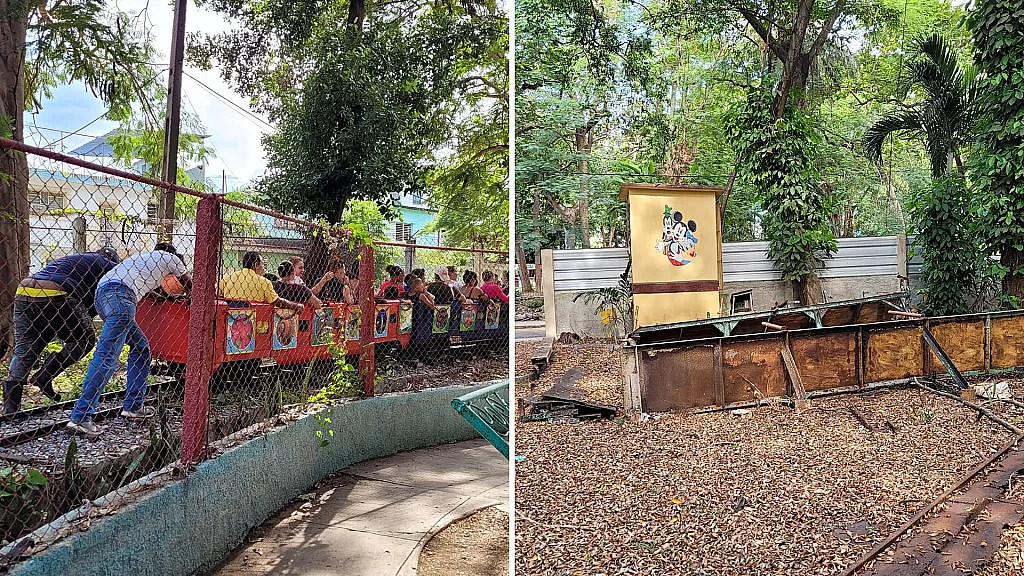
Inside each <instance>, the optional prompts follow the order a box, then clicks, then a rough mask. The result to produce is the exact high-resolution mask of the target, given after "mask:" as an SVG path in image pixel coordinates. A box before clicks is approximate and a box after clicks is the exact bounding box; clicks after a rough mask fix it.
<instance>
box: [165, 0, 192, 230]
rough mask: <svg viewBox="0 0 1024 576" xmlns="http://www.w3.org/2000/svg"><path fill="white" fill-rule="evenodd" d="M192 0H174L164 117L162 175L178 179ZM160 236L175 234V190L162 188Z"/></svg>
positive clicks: (167, 180) (174, 181) (174, 182)
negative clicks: (188, 11) (183, 78)
mask: <svg viewBox="0 0 1024 576" xmlns="http://www.w3.org/2000/svg"><path fill="white" fill-rule="evenodd" d="M187 7H188V0H174V34H173V35H172V37H171V67H170V70H168V74H167V76H168V78H167V117H166V118H165V119H164V158H163V162H162V164H161V177H162V179H163V181H164V182H169V183H171V184H177V183H178V136H179V134H178V132H179V130H180V128H181V73H182V68H184V65H185V9H186V8H187ZM158 216H159V218H160V221H161V222H160V234H159V236H160V239H161V240H164V241H169V240H171V237H172V236H173V235H174V218H175V215H174V191H173V190H161V192H160V213H159V214H158Z"/></svg>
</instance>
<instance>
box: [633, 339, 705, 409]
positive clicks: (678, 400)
mask: <svg viewBox="0 0 1024 576" xmlns="http://www.w3.org/2000/svg"><path fill="white" fill-rule="evenodd" d="M640 364H641V370H642V372H641V386H642V388H641V393H642V398H643V409H644V411H646V412H668V411H671V410H682V409H686V408H696V407H700V406H713V405H714V404H715V354H714V347H713V346H711V345H708V346H695V347H691V348H673V349H669V350H658V351H653V350H645V351H643V352H641V353H640Z"/></svg>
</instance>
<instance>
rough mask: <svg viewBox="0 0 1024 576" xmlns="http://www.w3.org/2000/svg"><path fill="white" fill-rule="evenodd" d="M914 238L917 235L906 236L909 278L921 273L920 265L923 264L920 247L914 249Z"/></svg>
mask: <svg viewBox="0 0 1024 576" xmlns="http://www.w3.org/2000/svg"><path fill="white" fill-rule="evenodd" d="M915 238H917V236H907V276H910V277H911V278H917V277H918V276H920V275H921V265H922V264H924V259H923V258H921V251H920V249H918V250H914V239H915ZM915 252H916V253H915Z"/></svg>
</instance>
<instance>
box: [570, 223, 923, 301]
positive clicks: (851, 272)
mask: <svg viewBox="0 0 1024 576" xmlns="http://www.w3.org/2000/svg"><path fill="white" fill-rule="evenodd" d="M908 242H909V241H908ZM896 243H897V240H896V237H895V236H877V237H870V238H840V239H839V240H838V242H837V245H838V251H837V252H836V254H835V255H834V256H833V257H832V258H830V259H829V260H826V261H825V268H824V270H822V271H821V277H822V278H848V277H852V276H895V275H896V274H897V270H898V258H897V248H896ZM552 260H553V264H554V267H555V291H556V292H567V291H578V290H593V289H596V288H607V287H611V286H615V285H616V284H617V283H618V281H619V275H620V274H622V272H623V270H625V269H626V264H627V263H628V262H629V250H628V249H626V248H599V249H593V250H555V251H553V252H552ZM915 260H916V268H915V267H914V262H915ZM915 260H912V261H911V263H910V270H911V274H914V273H915V272H919V271H920V267H921V264H920V262H921V259H920V257H916V259H915ZM722 266H723V270H722V278H723V280H724V281H725V282H757V281H763V280H779V279H780V278H781V274H780V272H779V271H778V270H777V269H776V268H775V263H774V262H772V261H771V260H769V259H768V243H767V242H727V243H726V244H723V245H722Z"/></svg>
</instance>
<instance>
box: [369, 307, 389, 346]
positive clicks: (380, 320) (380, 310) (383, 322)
mask: <svg viewBox="0 0 1024 576" xmlns="http://www.w3.org/2000/svg"><path fill="white" fill-rule="evenodd" d="M388 308H390V306H388V305H387V304H378V305H377V313H376V315H375V316H374V320H373V337H374V338H387V336H388Z"/></svg>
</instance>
